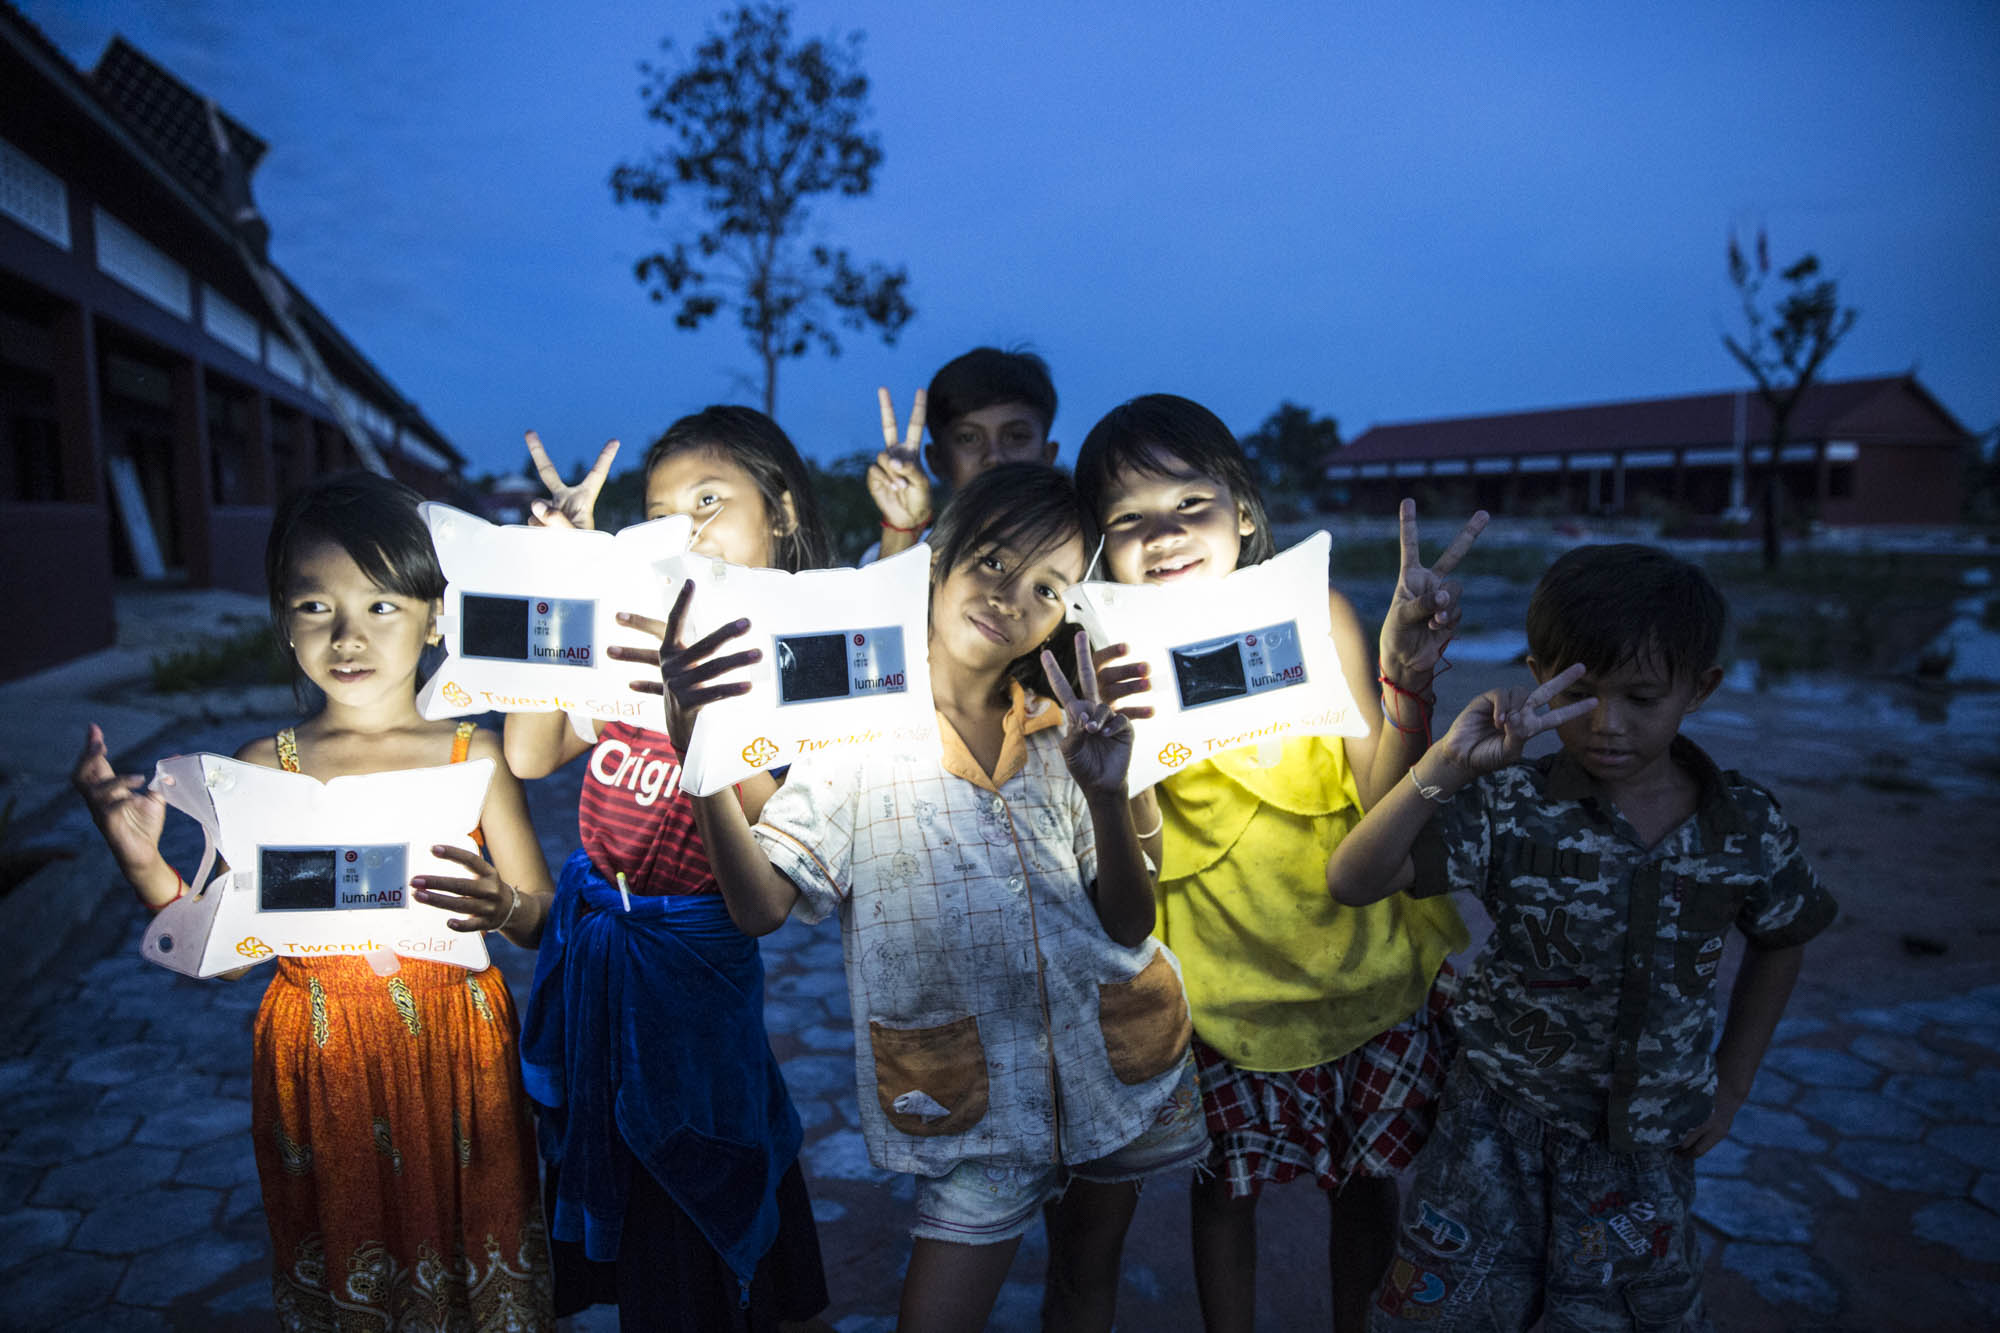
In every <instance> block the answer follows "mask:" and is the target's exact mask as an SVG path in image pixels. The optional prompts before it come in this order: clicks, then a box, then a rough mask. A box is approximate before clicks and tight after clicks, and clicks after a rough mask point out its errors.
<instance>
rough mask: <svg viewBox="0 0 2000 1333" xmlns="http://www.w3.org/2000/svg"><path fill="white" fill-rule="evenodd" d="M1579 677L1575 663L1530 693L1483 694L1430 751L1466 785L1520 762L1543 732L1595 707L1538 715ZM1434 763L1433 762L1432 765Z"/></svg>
mask: <svg viewBox="0 0 2000 1333" xmlns="http://www.w3.org/2000/svg"><path fill="white" fill-rule="evenodd" d="M1582 674H1583V664H1582V663H1581V662H1579V663H1577V664H1576V665H1574V666H1572V667H1570V668H1569V669H1568V670H1566V671H1563V672H1561V673H1559V674H1557V675H1554V676H1551V677H1549V678H1548V679H1547V680H1545V681H1543V682H1542V683H1541V684H1540V685H1537V686H1536V687H1535V688H1534V689H1532V690H1528V689H1523V688H1521V687H1520V686H1515V687H1513V688H1512V689H1503V690H1488V691H1487V692H1486V693H1484V694H1482V695H1480V696H1479V697H1478V698H1477V699H1474V700H1473V701H1472V702H1471V703H1469V704H1467V705H1466V706H1465V711H1464V712H1463V713H1460V714H1459V715H1458V717H1457V719H1456V720H1455V721H1453V722H1452V724H1451V730H1449V731H1447V732H1445V734H1444V735H1443V736H1441V737H1439V738H1438V742H1437V744H1436V745H1434V746H1432V747H1431V750H1432V752H1433V753H1434V754H1436V755H1437V756H1438V758H1439V759H1441V760H1442V761H1443V762H1445V763H1447V764H1449V765H1451V766H1452V767H1453V768H1454V769H1456V770H1458V772H1459V774H1460V775H1461V776H1463V777H1464V778H1465V779H1466V780H1467V781H1470V780H1471V779H1472V778H1475V777H1477V776H1479V775H1480V774H1481V773H1491V772H1493V771H1495V770H1496V769H1501V768H1505V767H1506V766H1507V765H1509V764H1511V763H1513V762H1514V761H1515V760H1516V759H1519V758H1520V757H1521V751H1522V750H1523V749H1525V748H1526V747H1527V744H1528V742H1529V741H1531V740H1533V739H1534V738H1535V737H1537V736H1539V735H1541V734H1542V733H1543V732H1545V731H1549V730H1552V729H1554V728H1556V727H1559V726H1561V725H1562V724H1563V723H1565V722H1568V721H1570V720H1571V719H1573V718H1579V717H1582V716H1584V715H1585V714H1586V713H1588V712H1590V710H1591V709H1593V708H1595V707H1597V700H1596V699H1579V700H1577V701H1576V702H1575V703H1569V704H1564V705H1563V706H1562V707H1561V708H1556V709H1550V710H1549V711H1547V712H1543V711H1542V710H1543V709H1544V708H1546V707H1547V705H1548V702H1549V700H1551V699H1553V698H1555V697H1556V696H1557V695H1558V694H1561V693H1562V692H1563V691H1564V690H1566V689H1568V688H1569V686H1570V685H1571V684H1572V683H1573V682H1574V681H1575V680H1576V679H1577V677H1579V676H1581V675H1582ZM1433 762H1435V761H1433Z"/></svg>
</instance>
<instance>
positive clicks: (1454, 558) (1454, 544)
mask: <svg viewBox="0 0 2000 1333" xmlns="http://www.w3.org/2000/svg"><path fill="white" fill-rule="evenodd" d="M1491 521H1492V519H1491V516H1490V515H1488V514H1487V512H1486V511H1485V510H1484V509H1481V510H1478V511H1476V512H1475V513H1474V514H1473V515H1472V517H1471V518H1469V519H1467V520H1466V521H1465V526H1464V527H1463V528H1460V529H1459V531H1458V536H1456V537H1454V538H1452V539H1451V545H1449V546H1447V547H1445V548H1444V554H1443V555H1440V556H1439V557H1438V558H1437V560H1436V561H1435V562H1434V563H1433V564H1432V565H1431V572H1432V573H1433V574H1449V573H1451V571H1452V570H1454V569H1457V568H1458V562H1459V561H1461V560H1463V559H1465V557H1466V553H1467V552H1469V551H1471V550H1472V544H1473V543H1474V542H1476V541H1478V540H1479V534H1480V533H1482V532H1484V531H1486V525H1487V524H1488V523H1489V522H1491Z"/></svg>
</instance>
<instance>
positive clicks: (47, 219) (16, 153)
mask: <svg viewBox="0 0 2000 1333" xmlns="http://www.w3.org/2000/svg"><path fill="white" fill-rule="evenodd" d="M0 213H5V214H6V215H7V216H8V217H10V218H12V219H14V221H16V222H18V223H20V224H21V225H22V226H24V227H26V228H27V229H28V230H29V231H32V232H34V233H35V234H36V235H37V236H40V237H41V238H42V239H43V240H45V241H48V242H50V243H51V244H54V245H59V246H61V247H62V248H63V249H65V250H67V249H69V191H68V190H67V189H65V188H63V183H62V177H60V176H58V175H56V174H55V173H54V172H53V171H50V170H48V169H47V168H45V167H43V166H42V164H41V163H39V162H37V161H35V159H33V158H32V157H29V156H28V155H27V154H26V153H24V152H22V151H21V150H20V149H18V148H16V147H15V146H14V145H13V144H10V143H8V142H7V141H6V140H5V139H0Z"/></svg>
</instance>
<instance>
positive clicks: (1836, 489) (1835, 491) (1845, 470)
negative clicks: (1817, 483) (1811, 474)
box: [1826, 463, 1854, 500]
mask: <svg viewBox="0 0 2000 1333" xmlns="http://www.w3.org/2000/svg"><path fill="white" fill-rule="evenodd" d="M1826 498H1827V499H1829V500H1852V499H1853V498H1854V464H1852V463H1836V464H1834V465H1833V466H1832V467H1830V468H1828V469H1827V470H1826Z"/></svg>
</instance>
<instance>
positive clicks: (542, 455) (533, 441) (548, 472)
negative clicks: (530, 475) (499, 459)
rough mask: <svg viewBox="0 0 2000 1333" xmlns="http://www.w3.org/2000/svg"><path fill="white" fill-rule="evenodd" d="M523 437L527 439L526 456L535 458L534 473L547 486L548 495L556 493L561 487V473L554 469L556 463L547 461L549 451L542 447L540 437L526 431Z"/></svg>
mask: <svg viewBox="0 0 2000 1333" xmlns="http://www.w3.org/2000/svg"><path fill="white" fill-rule="evenodd" d="M524 438H525V439H526V440H527V441H528V457H529V458H532V459H533V460H535V475H537V476H539V477H540V478H541V479H542V485H544V486H546V487H548V488H549V494H550V495H554V494H556V493H557V492H558V491H560V490H562V489H563V479H562V473H560V472H558V471H556V465H555V464H554V463H551V462H550V461H549V451H548V450H546V449H544V448H543V447H542V437H541V436H539V435H537V434H536V433H535V432H534V431H528V432H526V433H525V435H524Z"/></svg>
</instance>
